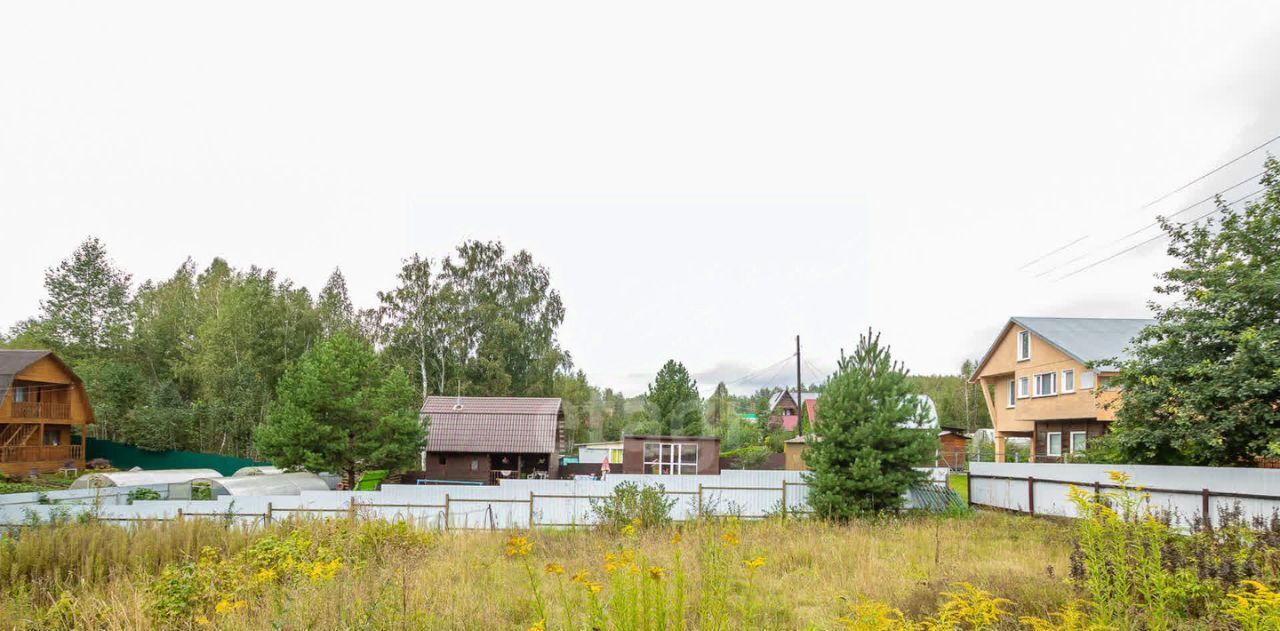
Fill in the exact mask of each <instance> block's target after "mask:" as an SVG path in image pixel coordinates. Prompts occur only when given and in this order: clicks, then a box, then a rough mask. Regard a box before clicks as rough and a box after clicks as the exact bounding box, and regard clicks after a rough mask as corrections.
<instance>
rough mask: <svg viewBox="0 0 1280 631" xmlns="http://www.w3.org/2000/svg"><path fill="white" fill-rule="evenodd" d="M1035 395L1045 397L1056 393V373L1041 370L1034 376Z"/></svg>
mask: <svg viewBox="0 0 1280 631" xmlns="http://www.w3.org/2000/svg"><path fill="white" fill-rule="evenodd" d="M1035 379H1036V396H1038V397H1047V396H1050V395H1054V394H1058V373H1056V372H1042V373H1040V374H1038V375H1036V376H1035Z"/></svg>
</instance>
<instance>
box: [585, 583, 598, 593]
mask: <svg viewBox="0 0 1280 631" xmlns="http://www.w3.org/2000/svg"><path fill="white" fill-rule="evenodd" d="M586 586H587V589H588V590H589V591H590V592H591V593H592V594H599V593H600V588H601V585H600V583H592V582H591V581H587V583H586Z"/></svg>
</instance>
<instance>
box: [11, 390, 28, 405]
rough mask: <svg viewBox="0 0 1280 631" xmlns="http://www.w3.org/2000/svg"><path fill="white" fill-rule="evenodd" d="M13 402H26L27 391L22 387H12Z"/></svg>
mask: <svg viewBox="0 0 1280 631" xmlns="http://www.w3.org/2000/svg"><path fill="white" fill-rule="evenodd" d="M13 400H14V401H15V402H16V401H26V400H27V389H26V388H24V387H22V386H14V387H13Z"/></svg>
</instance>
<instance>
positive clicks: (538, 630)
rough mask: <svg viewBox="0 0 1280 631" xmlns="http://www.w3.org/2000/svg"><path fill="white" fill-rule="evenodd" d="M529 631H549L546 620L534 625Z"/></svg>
mask: <svg viewBox="0 0 1280 631" xmlns="http://www.w3.org/2000/svg"><path fill="white" fill-rule="evenodd" d="M529 631H547V620H546V618H543V619H542V620H539V621H537V622H535V623H533V626H531V627H529Z"/></svg>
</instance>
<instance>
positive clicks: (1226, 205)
mask: <svg viewBox="0 0 1280 631" xmlns="http://www.w3.org/2000/svg"><path fill="white" fill-rule="evenodd" d="M1266 190H1267V189H1265V188H1261V189H1258V190H1256V191H1254V192H1252V193H1249V194H1248V195H1245V196H1244V197H1241V198H1240V199H1237V200H1235V201H1233V202H1231V203H1229V204H1225V205H1224V206H1223V207H1222V208H1214V209H1213V210H1211V211H1209V212H1207V213H1204V214H1203V215H1200V216H1199V217H1196V218H1195V219H1192V220H1191V221H1186V222H1183V223H1182V224H1181V225H1184V226H1185V225H1187V224H1195V223H1199V222H1200V220H1202V219H1205V218H1206V217H1209V216H1211V215H1213V214H1214V213H1218V212H1221V211H1222V210H1224V209H1225V208H1230V207H1231V206H1234V205H1235V204H1237V203H1239V202H1242V201H1244V200H1246V199H1249V198H1250V197H1253V196H1255V195H1257V194H1258V193H1263V192H1266ZM1167 236H1169V235H1167V234H1164V233H1160V234H1158V235H1156V236H1154V237H1151V238H1150V239H1147V240H1146V241H1142V242H1141V243H1137V244H1134V245H1131V246H1129V247H1127V248H1125V249H1123V250H1120V251H1119V252H1116V253H1115V254H1112V255H1111V256H1108V257H1106V258H1104V259H1100V260H1097V261H1094V262H1092V263H1090V264H1088V265H1086V266H1084V267H1082V268H1080V269H1078V270H1076V271H1074V272H1071V273H1070V274H1066V275H1064V276H1060V277H1058V278H1056V279H1054V282H1058V281H1061V280H1066V279H1068V278H1071V277H1072V276H1075V275H1076V274H1079V273H1081V272H1084V271H1087V270H1090V269H1093V268H1095V267H1097V266H1099V265H1102V264H1103V263H1106V262H1107V261H1110V260H1112V259H1114V258H1116V257H1119V256H1122V255H1124V254H1127V253H1129V252H1132V251H1134V250H1136V249H1138V248H1140V247H1142V246H1144V245H1147V244H1148V243H1152V242H1154V241H1157V240H1159V239H1162V238H1164V237H1167Z"/></svg>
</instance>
